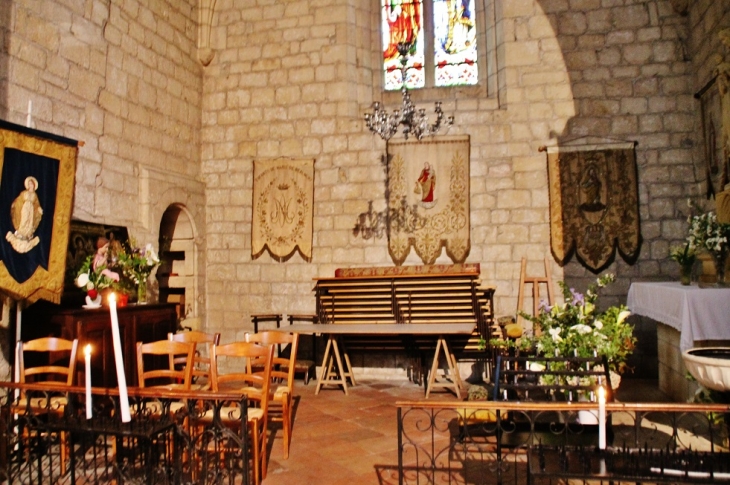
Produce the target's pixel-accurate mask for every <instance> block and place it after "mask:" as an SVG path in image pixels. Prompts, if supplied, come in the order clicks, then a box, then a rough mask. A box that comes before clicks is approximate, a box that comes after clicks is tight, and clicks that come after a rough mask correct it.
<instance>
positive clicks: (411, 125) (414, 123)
mask: <svg viewBox="0 0 730 485" xmlns="http://www.w3.org/2000/svg"><path fill="white" fill-rule="evenodd" d="M412 45H413V44H411V43H408V42H399V43H398V45H397V48H398V54H399V55H400V64H401V66H400V71H401V78H402V79H403V87H402V88H401V94H402V96H403V105H402V108H401V109H396V110H394V111H393V112H392V113H388V111H387V110H385V109H381V107H380V103H379V102H377V101H376V102H375V103H373V112H372V113H366V114H365V126H367V127H368V129H369V130H370V131H372V132H373V133H376V134H378V135H380V137H381V138H382V139H383V140H385V141H388V140H390V138H391V137H392V136H393V135H395V133H396V132H397V131H398V127H399V126H401V125H402V126H403V129H402V130H401V131H402V133H403V136H405V138H406V140H407V139H408V136H410V135H412V136H415V137H416V138H417V139H418V140H420V139H421V138H423V137H424V136H427V135H428V136H430V135H434V134H436V133H437V132H438V131H439V130H440V129H441V127H442V126H447V127H448V126H451V125H453V124H454V117H453V116H449V117H448V118H446V120H444V112H443V111H442V110H441V101H436V103H435V104H436V107H435V110H434V111H435V113H436V122H435V123H433V124H431V125H429V124H428V117H427V116H426V110H425V109H422V108H421V109H416V106H415V105H414V104H413V102H412V101H411V95H410V94H409V93H408V88H407V87H406V70H407V69H406V64H407V63H408V52H409V51H410V49H411V47H412Z"/></svg>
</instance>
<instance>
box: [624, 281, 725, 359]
mask: <svg viewBox="0 0 730 485" xmlns="http://www.w3.org/2000/svg"><path fill="white" fill-rule="evenodd" d="M626 306H628V307H629V310H631V312H632V313H635V314H637V315H643V316H645V317H649V318H651V319H653V320H656V321H657V322H661V323H663V324H665V325H669V326H670V327H672V328H674V329H676V330H679V333H680V339H679V349H680V351H682V352H684V351H685V350H687V349H691V348H692V347H694V346H695V344H694V343H695V342H696V341H700V340H730V288H700V287H698V286H696V285H690V286H683V285H681V284H680V283H675V282H661V283H632V284H631V287H630V288H629V295H628V298H627V300H626Z"/></svg>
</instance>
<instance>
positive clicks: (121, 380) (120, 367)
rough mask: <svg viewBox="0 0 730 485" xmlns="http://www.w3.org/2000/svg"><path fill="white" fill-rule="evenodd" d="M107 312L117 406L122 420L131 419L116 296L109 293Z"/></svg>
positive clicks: (128, 420) (126, 421) (127, 420)
mask: <svg viewBox="0 0 730 485" xmlns="http://www.w3.org/2000/svg"><path fill="white" fill-rule="evenodd" d="M109 313H110V314H111V318H112V343H113V344H114V363H115V364H116V367H117V384H118V386H119V408H120V411H121V413H122V422H123V423H128V422H130V421H131V420H132V417H131V416H130V414H129V397H128V396H127V378H126V377H125V376H124V358H123V357H122V342H121V339H120V337H119V319H118V318H117V298H116V296H115V295H114V293H112V294H111V295H109Z"/></svg>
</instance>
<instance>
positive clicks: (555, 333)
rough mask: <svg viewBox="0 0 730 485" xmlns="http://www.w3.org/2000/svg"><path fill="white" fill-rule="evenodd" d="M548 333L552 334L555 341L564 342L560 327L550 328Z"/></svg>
mask: <svg viewBox="0 0 730 485" xmlns="http://www.w3.org/2000/svg"><path fill="white" fill-rule="evenodd" d="M548 333H549V334H550V335H551V336H552V338H553V342H562V341H563V338H562V337H561V336H560V328H558V327H555V328H551V329H550V330H548Z"/></svg>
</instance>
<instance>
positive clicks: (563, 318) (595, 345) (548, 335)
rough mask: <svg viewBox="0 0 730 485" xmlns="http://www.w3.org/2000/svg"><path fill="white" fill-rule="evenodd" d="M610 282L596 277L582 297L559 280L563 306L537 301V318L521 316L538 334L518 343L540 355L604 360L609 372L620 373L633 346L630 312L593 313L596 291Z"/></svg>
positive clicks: (621, 309) (617, 308)
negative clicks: (606, 362)
mask: <svg viewBox="0 0 730 485" xmlns="http://www.w3.org/2000/svg"><path fill="white" fill-rule="evenodd" d="M614 280H615V277H614V275H612V274H607V275H605V276H602V277H600V278H598V280H596V283H595V284H593V285H591V286H589V287H588V289H587V291H586V293H585V295H583V294H581V293H578V292H576V291H575V290H574V289H573V288H568V286H567V285H566V284H565V282H563V281H561V282H560V283H559V284H560V287H561V288H562V290H563V299H564V303H560V304H555V305H553V306H552V307H550V306H548V305H547V303H545V302H541V303H540V309H539V311H538V314H537V315H535V316H533V315H529V314H526V313H521V315H522V316H523V317H524V318H526V319H528V320H530V321H532V323H533V325H534V328H535V330H536V332H535V333H540V334H539V335H538V336H533V337H523V339H522V340H526V341H528V342H529V344H530V345H534V346H535V347H536V348H537V351H538V352H540V353H541V354H543V355H548V356H553V355H554V356H566V357H572V356H576V357H594V356H597V357H606V360H607V361H608V366H609V370H611V371H614V372H617V373H621V372H623V371H624V370H626V361H627V359H628V357H629V356H630V355H631V353H632V352H633V350H634V347H635V345H636V338H635V337H634V335H633V334H634V327H633V326H632V325H630V324H629V323H628V322H627V317H628V316H629V315H630V312H629V311H628V309H627V308H626V307H625V306H623V305H619V306H612V307H610V308H608V309H607V310H605V311H604V312H598V311H597V301H598V290H600V289H601V288H603V287H605V286H606V285H608V284H610V283H612V282H613V281H614ZM523 345H526V344H525V343H523Z"/></svg>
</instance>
